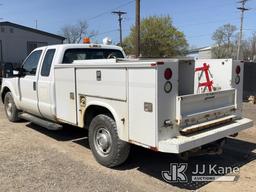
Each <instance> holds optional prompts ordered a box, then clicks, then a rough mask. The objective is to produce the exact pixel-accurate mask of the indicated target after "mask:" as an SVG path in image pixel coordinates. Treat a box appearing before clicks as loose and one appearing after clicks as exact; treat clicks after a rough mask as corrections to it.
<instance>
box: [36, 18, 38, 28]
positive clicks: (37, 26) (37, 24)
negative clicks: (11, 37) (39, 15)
mask: <svg viewBox="0 0 256 192" xmlns="http://www.w3.org/2000/svg"><path fill="white" fill-rule="evenodd" d="M37 28H38V21H37V19H36V29H37Z"/></svg>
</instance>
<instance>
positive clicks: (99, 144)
mask: <svg viewBox="0 0 256 192" xmlns="http://www.w3.org/2000/svg"><path fill="white" fill-rule="evenodd" d="M89 144H90V148H91V150H92V153H93V155H94V157H95V159H96V160H97V161H98V162H99V163H100V164H101V165H104V166H106V167H115V166H118V165H120V164H122V163H123V162H125V160H126V159H127V158H128V156H129V152H130V144H129V143H127V142H124V141H122V140H120V139H119V137H118V133H117V127H116V123H115V121H114V120H113V119H112V118H111V117H109V116H107V115H103V114H101V115H98V116H96V117H95V118H94V119H93V120H92V122H91V124H90V127H89Z"/></svg>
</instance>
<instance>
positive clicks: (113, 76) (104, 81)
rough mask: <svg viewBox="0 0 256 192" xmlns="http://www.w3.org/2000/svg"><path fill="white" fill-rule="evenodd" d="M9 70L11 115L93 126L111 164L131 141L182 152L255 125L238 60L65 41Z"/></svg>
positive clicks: (94, 142)
mask: <svg viewBox="0 0 256 192" xmlns="http://www.w3.org/2000/svg"><path fill="white" fill-rule="evenodd" d="M213 65H215V66H213ZM214 69H216V71H214ZM211 70H213V72H211ZM218 70H219V71H218ZM212 73H213V74H212ZM3 75H4V78H3V83H2V87H1V98H2V101H3V103H4V106H5V112H6V115H7V118H8V119H9V120H10V121H11V122H17V121H19V120H20V119H26V120H28V121H31V122H33V123H35V124H38V125H40V126H42V127H45V128H47V129H50V130H58V129H61V128H62V126H63V125H64V124H70V125H74V126H77V127H79V128H85V129H88V130H89V134H88V138H89V144H90V148H91V150H92V153H93V155H94V157H95V159H96V160H97V161H98V162H99V163H100V164H102V165H104V166H107V167H114V166H118V165H120V164H122V163H123V162H124V161H125V160H126V159H127V157H128V155H129V151H130V145H131V144H135V145H139V146H142V147H145V148H148V149H151V150H154V151H159V152H165V153H175V154H183V155H184V156H186V155H185V154H188V153H189V152H190V151H197V150H204V148H205V147H207V146H208V144H214V146H217V148H216V150H217V151H218V152H219V150H220V147H221V144H222V143H223V141H224V139H225V138H226V137H228V136H231V135H235V134H236V133H238V132H240V131H242V130H244V129H246V128H249V127H251V126H252V121H251V120H249V119H246V118H243V117H242V86H243V63H242V62H240V61H232V60H204V61H200V60H196V61H195V60H193V59H188V58H186V59H127V58H126V56H125V53H124V51H123V50H122V49H121V48H120V47H117V46H113V45H99V44H75V45H74V44H66V45H54V46H46V47H41V48H37V49H35V50H34V51H33V52H32V53H31V54H30V55H29V56H28V57H27V59H26V60H25V61H24V63H23V65H22V66H21V68H20V69H19V70H18V71H15V70H13V68H12V66H11V65H8V64H6V65H5V66H4V70H3ZM199 90H200V91H199ZM209 146H210V145H209Z"/></svg>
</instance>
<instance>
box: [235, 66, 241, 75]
mask: <svg viewBox="0 0 256 192" xmlns="http://www.w3.org/2000/svg"><path fill="white" fill-rule="evenodd" d="M240 72H241V67H240V66H239V65H238V66H236V74H237V75H239V74H240Z"/></svg>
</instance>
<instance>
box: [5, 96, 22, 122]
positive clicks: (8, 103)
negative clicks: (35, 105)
mask: <svg viewBox="0 0 256 192" xmlns="http://www.w3.org/2000/svg"><path fill="white" fill-rule="evenodd" d="M4 109H5V114H6V116H7V118H8V119H9V121H11V122H18V121H19V120H20V118H19V110H18V109H17V107H16V105H15V103H14V100H13V97H12V93H11V92H8V93H6V94H5V97H4Z"/></svg>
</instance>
